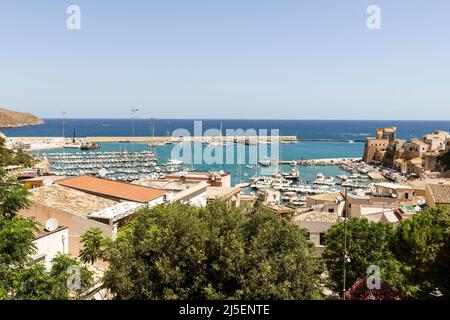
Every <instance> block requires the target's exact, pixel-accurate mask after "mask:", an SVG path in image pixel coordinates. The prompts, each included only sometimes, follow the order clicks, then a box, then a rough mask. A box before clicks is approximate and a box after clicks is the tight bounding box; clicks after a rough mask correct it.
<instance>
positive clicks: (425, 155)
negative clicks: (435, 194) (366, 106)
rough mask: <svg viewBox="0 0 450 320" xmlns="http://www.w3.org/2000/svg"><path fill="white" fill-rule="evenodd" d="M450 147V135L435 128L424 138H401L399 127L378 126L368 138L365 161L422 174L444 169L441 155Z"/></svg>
mask: <svg viewBox="0 0 450 320" xmlns="http://www.w3.org/2000/svg"><path fill="white" fill-rule="evenodd" d="M449 149H450V134H449V133H448V132H446V131H435V132H433V133H431V134H427V135H425V136H424V137H423V138H422V139H412V140H402V139H397V128H395V127H392V128H378V129H377V130H376V136H375V137H370V138H367V139H366V145H365V147H364V156H363V161H364V162H366V163H379V164H382V165H383V166H385V167H393V168H395V169H397V170H398V171H400V172H402V173H409V174H416V175H418V176H423V175H429V174H432V173H436V172H440V167H439V163H438V157H439V155H440V154H441V153H442V152H444V151H446V150H449Z"/></svg>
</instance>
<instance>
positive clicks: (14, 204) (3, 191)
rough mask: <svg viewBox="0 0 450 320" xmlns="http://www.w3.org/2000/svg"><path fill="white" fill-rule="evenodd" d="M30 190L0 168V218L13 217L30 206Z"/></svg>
mask: <svg viewBox="0 0 450 320" xmlns="http://www.w3.org/2000/svg"><path fill="white" fill-rule="evenodd" d="M28 196H29V192H28V190H27V189H26V188H25V187H24V186H23V185H22V184H20V183H19V182H18V181H17V179H16V178H15V177H14V176H10V175H6V172H5V171H4V170H3V169H2V168H0V216H4V217H13V216H14V215H15V214H16V213H17V212H18V211H19V210H20V209H23V208H25V207H26V206H28V205H29V204H30V201H29V199H28Z"/></svg>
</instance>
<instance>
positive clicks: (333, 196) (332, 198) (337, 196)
mask: <svg viewBox="0 0 450 320" xmlns="http://www.w3.org/2000/svg"><path fill="white" fill-rule="evenodd" d="M308 198H311V199H314V200H316V201H329V202H336V200H343V197H342V194H341V193H340V192H331V193H324V194H318V195H314V196H308Z"/></svg>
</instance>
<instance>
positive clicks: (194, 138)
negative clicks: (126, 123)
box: [83, 136, 298, 143]
mask: <svg viewBox="0 0 450 320" xmlns="http://www.w3.org/2000/svg"><path fill="white" fill-rule="evenodd" d="M83 140H85V141H89V142H172V143H175V142H241V141H255V142H276V141H278V142H283V143H296V142H298V138H297V136H276V137H275V136H185V137H172V136H164V137H153V136H152V137H87V138H83Z"/></svg>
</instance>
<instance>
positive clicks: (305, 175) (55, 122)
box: [1, 119, 450, 183]
mask: <svg viewBox="0 0 450 320" xmlns="http://www.w3.org/2000/svg"><path fill="white" fill-rule="evenodd" d="M221 126H222V130H223V134H226V129H233V130H236V129H238V128H239V129H244V130H247V129H256V130H259V129H267V130H270V129H278V130H279V132H280V134H281V135H296V136H297V137H298V138H300V139H337V140H343V141H344V142H317V141H301V142H299V143H296V144H282V145H281V147H282V150H281V158H282V159H283V160H300V159H321V158H339V157H362V154H363V149H364V143H363V142H355V143H348V142H346V141H347V140H356V141H359V140H360V141H363V140H364V139H365V138H366V137H368V136H371V135H373V134H374V131H375V129H376V128H378V127H390V126H395V127H397V131H398V136H399V137H400V138H404V139H411V138H414V137H422V136H423V135H424V134H426V133H430V132H432V131H435V130H445V131H450V121H394V120H393V121H384V120H383V121H375V120H367V121H361V120H358V121H348V120H202V127H203V131H205V130H207V129H212V128H214V129H219V128H220V127H221ZM64 128H65V136H66V137H72V136H73V135H74V134H75V135H76V137H89V136H91V137H93V136H132V134H133V129H132V121H131V120H130V119H65V120H64ZM176 129H185V130H187V131H189V132H190V133H193V130H194V120H174V119H156V120H154V134H155V136H166V135H170V134H171V133H172V132H173V131H174V130H176ZM134 130H135V136H149V135H152V134H153V125H152V121H150V119H146V120H144V119H136V120H135V121H134ZM1 131H2V132H3V133H4V134H6V135H7V136H46V137H51V136H54V137H56V136H62V120H61V119H45V123H44V124H43V125H40V126H29V127H22V128H13V129H2V130H1ZM269 133H270V132H269ZM172 148H173V146H171V145H166V146H164V147H158V148H156V152H157V156H158V162H160V163H164V162H166V161H167V160H168V159H170V158H171V157H172V155H171V151H172ZM269 149H270V147H269ZM114 150H127V151H143V150H150V147H149V146H148V144H147V143H102V144H101V151H114ZM247 150H248V149H247ZM44 152H62V150H46V151H40V152H39V153H44ZM64 152H79V150H73V149H65V150H64ZM246 154H248V153H247V151H246ZM194 167H195V169H196V170H201V171H209V170H226V171H229V172H231V174H232V182H233V183H235V182H239V181H237V179H241V178H242V175H240V177H241V178H238V175H237V171H238V166H237V165H235V164H222V165H207V164H196V165H194ZM290 168H291V167H290V166H288V165H286V166H283V167H282V168H281V169H283V170H284V171H288V170H290ZM239 170H241V173H242V174H246V175H245V176H247V177H250V176H252V175H254V174H255V170H253V169H249V168H246V167H245V166H241V168H240V169H239ZM300 171H301V177H302V179H313V178H314V177H315V176H316V175H317V173H318V172H321V173H323V174H325V175H332V176H336V175H339V174H345V172H343V171H342V170H341V169H339V168H338V167H302V168H300ZM242 180H246V179H245V178H242Z"/></svg>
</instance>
